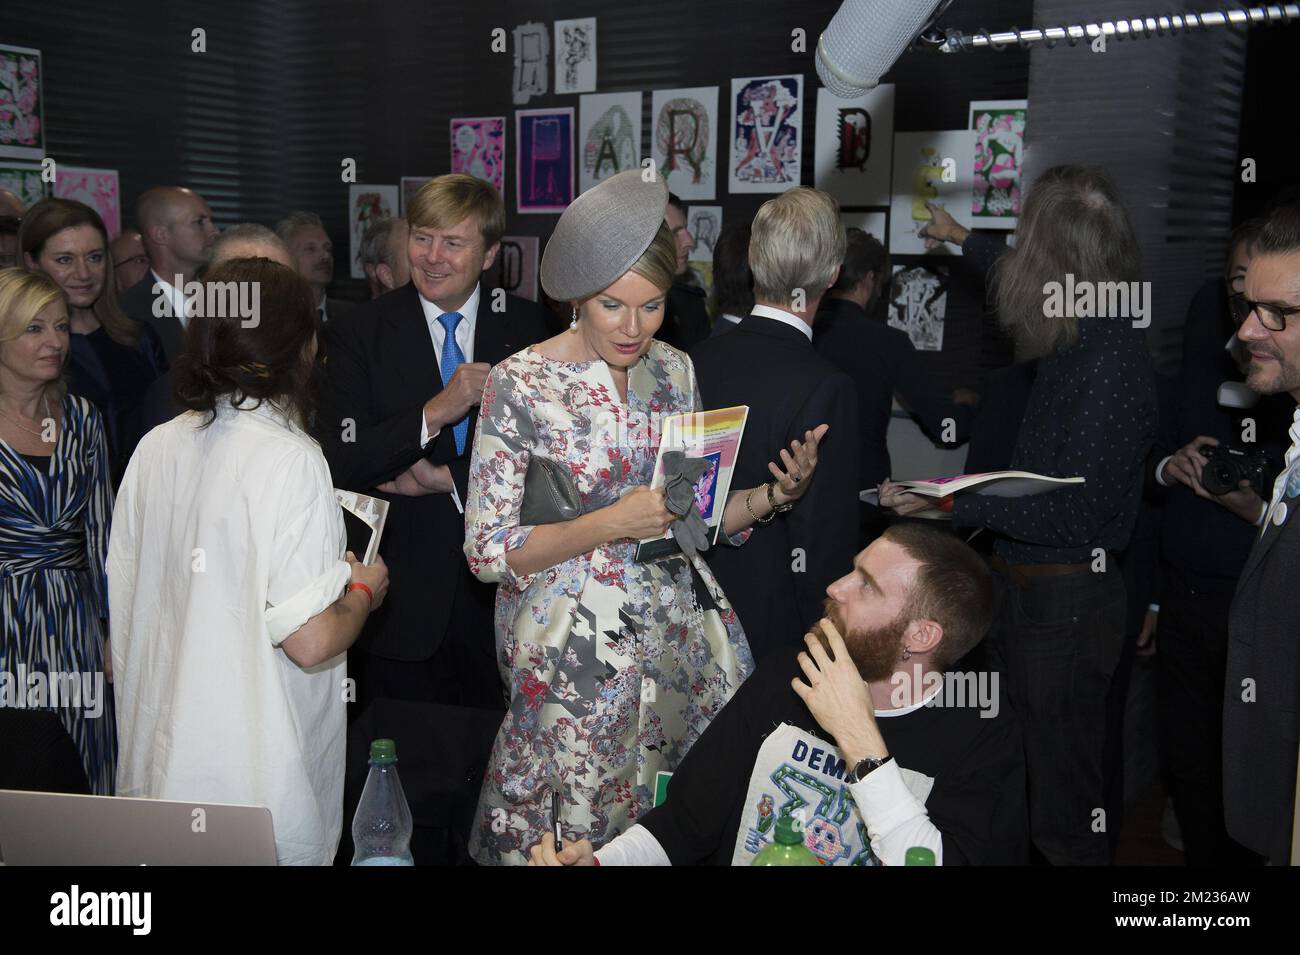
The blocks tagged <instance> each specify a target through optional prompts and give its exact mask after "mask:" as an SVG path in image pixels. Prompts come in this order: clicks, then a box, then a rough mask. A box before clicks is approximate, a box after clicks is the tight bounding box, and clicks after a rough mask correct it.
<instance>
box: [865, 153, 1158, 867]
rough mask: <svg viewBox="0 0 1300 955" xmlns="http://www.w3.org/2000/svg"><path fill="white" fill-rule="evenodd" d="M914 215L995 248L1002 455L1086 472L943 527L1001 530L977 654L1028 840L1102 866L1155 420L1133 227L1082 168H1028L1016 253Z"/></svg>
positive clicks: (907, 502)
mask: <svg viewBox="0 0 1300 955" xmlns="http://www.w3.org/2000/svg"><path fill="white" fill-rule="evenodd" d="M926 228H927V233H928V234H929V235H930V236H931V237H932V238H935V239H937V240H941V241H959V242H961V245H962V249H963V252H966V251H967V249H968V248H969V249H970V250H971V251H972V252H974V253H975V255H976V258H977V260H982V261H992V260H993V259H994V258H996V262H995V264H994V266H993V268H992V272H991V276H992V281H993V285H994V289H995V293H996V302H997V309H998V315H999V321H1000V322H1001V323H1002V325H1003V326H1004V327H1005V328H1006V329H1007V330H1008V331H1009V332H1010V333H1011V334H1012V336H1013V337H1014V338H1015V341H1016V346H1017V351H1018V352H1019V354H1020V355H1021V357H1023V358H1038V359H1039V362H1038V373H1037V377H1036V379H1035V381H1034V385H1033V389H1032V390H1031V392H1030V396H1029V404H1028V407H1027V408H1026V410H1025V416H1024V420H1023V421H1022V422H1021V425H1020V434H1019V439H1018V440H1017V443H1016V447H1015V452H1014V454H1013V455H1012V460H1011V467H1012V468H1014V469H1016V470H1022V471H1032V472H1035V473H1038V474H1045V475H1050V476H1053V477H1082V478H1084V479H1085V481H1084V483H1083V484H1076V485H1071V486H1067V487H1064V488H1061V489H1058V490H1054V491H1049V492H1047V493H1044V494H1038V495H1033V496H1028V497H1018V498H1016V497H988V496H984V495H977V494H967V495H964V496H961V497H957V498H955V499H952V498H949V499H947V500H946V502H945V504H944V507H945V509H947V510H950V511H951V512H952V516H953V523H954V524H955V525H957V526H962V525H964V526H966V527H983V528H988V529H989V530H992V531H994V532H995V534H996V535H997V539H996V543H995V545H994V550H995V557H994V558H993V566H994V569H995V570H996V571H997V574H998V577H999V579H1000V581H1001V585H1002V590H1003V592H1004V598H1003V600H1002V606H1001V610H1000V612H999V616H998V620H997V623H996V624H995V626H994V629H993V631H992V632H991V633H990V638H989V639H988V640H986V641H985V647H986V655H987V664H988V665H989V666H990V667H994V668H997V669H1000V670H1001V671H1002V673H1003V675H1004V677H1005V679H1006V681H1007V684H1008V690H1009V693H1010V697H1011V702H1012V705H1013V706H1015V707H1016V708H1017V709H1018V710H1019V712H1020V716H1021V723H1022V725H1023V726H1024V728H1025V756H1026V766H1027V770H1028V776H1029V813H1030V823H1031V829H1032V837H1033V842H1034V845H1035V846H1036V848H1037V849H1038V851H1039V852H1041V853H1042V855H1043V856H1044V857H1045V858H1046V859H1047V860H1048V861H1049V862H1051V863H1053V864H1057V865H1061V864H1093V865H1098V864H1101V865H1104V864H1106V863H1108V862H1109V861H1110V844H1109V837H1108V834H1107V821H1106V818H1105V808H1104V807H1105V805H1106V780H1105V773H1104V770H1103V750H1104V745H1105V739H1106V697H1107V692H1108V690H1109V688H1110V684H1111V679H1112V677H1113V676H1114V674H1115V670H1116V667H1117V666H1118V664H1119V656H1120V648H1121V646H1122V644H1123V639H1124V622H1125V592H1124V581H1123V578H1122V577H1121V575H1120V571H1119V566H1118V564H1117V563H1116V560H1115V557H1114V555H1115V554H1116V553H1117V552H1119V551H1122V550H1123V549H1124V548H1125V546H1126V545H1127V544H1128V541H1129V537H1130V535H1131V534H1132V531H1133V525H1134V522H1135V521H1136V519H1137V510H1138V505H1139V503H1140V501H1141V497H1142V484H1143V463H1144V461H1145V459H1146V455H1147V452H1148V450H1149V449H1150V447H1151V444H1152V442H1153V440H1154V437H1155V426H1156V394H1155V378H1154V372H1153V370H1152V366H1151V358H1150V355H1149V354H1148V352H1147V348H1146V343H1145V340H1144V338H1143V334H1142V332H1141V331H1140V330H1139V329H1140V328H1143V327H1145V325H1146V324H1147V321H1148V320H1149V319H1148V318H1147V314H1146V310H1147V309H1149V305H1150V302H1149V296H1147V295H1146V294H1145V290H1146V288H1149V286H1147V285H1145V283H1141V282H1140V281H1139V277H1140V268H1141V266H1140V262H1141V256H1140V250H1139V247H1138V243H1137V238H1136V236H1135V235H1134V233H1133V227H1132V225H1131V224H1130V222H1129V218H1128V215H1127V213H1126V212H1125V211H1124V207H1123V205H1122V203H1121V202H1120V199H1119V193H1118V191H1117V190H1116V188H1115V185H1114V183H1113V182H1112V181H1111V178H1110V176H1109V175H1108V174H1107V173H1106V172H1105V171H1104V170H1102V169H1100V168H1097V167H1087V166H1056V167H1053V168H1051V169H1048V170H1047V171H1046V172H1044V173H1043V174H1042V176H1040V177H1039V178H1038V180H1037V181H1036V182H1035V183H1034V185H1033V187H1032V189H1031V190H1030V191H1029V194H1028V197H1027V199H1026V202H1025V205H1024V209H1023V211H1022V212H1021V216H1020V223H1019V226H1018V227H1017V230H1016V245H1015V248H1013V249H1008V250H1006V251H1005V252H1003V253H1002V254H1001V256H1000V257H996V252H990V250H989V248H988V247H987V246H988V244H989V243H990V241H994V240H989V239H987V238H986V237H981V236H977V235H974V234H971V233H969V232H968V231H967V230H965V229H961V228H960V227H955V223H953V222H952V219H951V217H947V216H945V215H936V221H935V223H934V224H933V225H930V226H927V227H926ZM1121 291H1122V292H1123V293H1124V294H1123V295H1120V292H1121ZM1117 306H1118V307H1117ZM881 503H882V504H883V505H884V506H887V507H893V508H895V510H896V511H898V512H899V513H911V512H913V511H916V510H920V509H921V508H922V507H923V506H932V505H933V501H923V500H921V499H918V498H916V497H915V496H914V495H909V494H901V493H899V491H898V488H897V485H894V484H892V483H891V482H888V481H887V482H885V483H884V484H883V485H882V486H881Z"/></svg>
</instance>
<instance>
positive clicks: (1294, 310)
mask: <svg viewBox="0 0 1300 955" xmlns="http://www.w3.org/2000/svg"><path fill="white" fill-rule="evenodd" d="M1228 307H1229V308H1231V309H1232V318H1233V320H1234V321H1235V322H1236V323H1237V324H1238V325H1243V324H1245V322H1246V319H1248V318H1250V313H1251V312H1254V313H1255V314H1256V315H1258V316H1259V323H1260V324H1261V325H1263V326H1264V327H1265V328H1267V329H1268V330H1269V331H1270V332H1281V331H1286V320H1287V317H1288V316H1290V315H1297V314H1300V305H1292V306H1290V307H1288V308H1278V307H1277V306H1276V305H1269V304H1268V303H1267V302H1252V301H1251V300H1250V299H1248V298H1246V296H1245V295H1229V296H1228Z"/></svg>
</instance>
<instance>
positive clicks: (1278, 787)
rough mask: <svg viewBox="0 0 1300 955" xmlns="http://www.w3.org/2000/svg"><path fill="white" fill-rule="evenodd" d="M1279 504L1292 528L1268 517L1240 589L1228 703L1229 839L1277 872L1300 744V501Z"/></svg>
mask: <svg viewBox="0 0 1300 955" xmlns="http://www.w3.org/2000/svg"><path fill="white" fill-rule="evenodd" d="M1280 503H1281V505H1282V506H1283V507H1285V508H1286V517H1285V520H1284V521H1283V523H1282V524H1281V525H1280V526H1279V525H1278V524H1277V523H1275V521H1274V520H1273V513H1272V512H1270V513H1269V515H1268V517H1267V518H1266V523H1265V525H1264V527H1265V530H1264V534H1263V537H1261V538H1259V539H1258V540H1256V541H1255V546H1254V547H1253V548H1252V549H1251V551H1250V556H1249V557H1247V558H1246V566H1245V567H1244V568H1243V569H1242V572H1241V578H1240V580H1239V581H1238V582H1237V594H1236V596H1235V597H1234V598H1233V601H1232V611H1231V613H1230V615H1229V617H1228V676H1227V681H1226V683H1225V684H1224V697H1223V809H1224V821H1225V822H1226V823H1227V826H1228V835H1230V836H1232V838H1234V839H1236V840H1237V841H1238V842H1240V843H1241V844H1242V845H1243V846H1245V847H1246V848H1248V849H1253V850H1254V851H1255V852H1258V853H1260V854H1261V855H1265V856H1267V857H1268V859H1269V861H1270V862H1272V863H1273V864H1274V865H1286V864H1287V863H1288V860H1289V859H1290V855H1291V824H1292V820H1293V814H1294V811H1295V788H1296V748H1297V745H1298V744H1300V743H1298V739H1297V737H1298V735H1300V734H1298V730H1300V618H1298V617H1297V615H1296V610H1295V607H1296V601H1295V589H1296V581H1297V580H1300V517H1297V516H1296V515H1297V511H1300V496H1296V497H1288V496H1287V494H1286V492H1285V491H1284V492H1283V494H1282V499H1281V502H1280ZM1247 680H1249V681H1250V683H1249V684H1244V681H1247ZM1243 696H1246V699H1243V698H1242V697H1243Z"/></svg>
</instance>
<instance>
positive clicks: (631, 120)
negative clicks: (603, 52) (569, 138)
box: [578, 93, 641, 193]
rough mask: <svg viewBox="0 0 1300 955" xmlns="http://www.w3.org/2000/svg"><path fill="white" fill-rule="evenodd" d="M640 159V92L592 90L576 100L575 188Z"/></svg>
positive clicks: (585, 187) (631, 166)
mask: <svg viewBox="0 0 1300 955" xmlns="http://www.w3.org/2000/svg"><path fill="white" fill-rule="evenodd" d="M640 162H641V94H640V93H595V94H592V95H590V96H583V97H582V98H581V99H579V101H578V192H579V193H584V192H586V191H587V190H588V189H590V188H591V187H592V186H594V185H596V183H598V182H601V181H603V180H605V179H608V178H609V177H610V176H612V175H614V174H615V173H619V172H623V171H624V170H627V169H634V168H636V167H637V166H638V165H639V164H640Z"/></svg>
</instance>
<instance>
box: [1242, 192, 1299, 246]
mask: <svg viewBox="0 0 1300 955" xmlns="http://www.w3.org/2000/svg"><path fill="white" fill-rule="evenodd" d="M1253 250H1254V254H1255V255H1290V254H1291V253H1293V252H1300V202H1293V203H1291V204H1290V205H1285V206H1281V207H1279V208H1277V209H1274V210H1273V211H1272V212H1271V213H1269V217H1268V220H1267V221H1266V222H1265V223H1264V226H1263V228H1261V229H1260V230H1259V236H1258V238H1256V239H1255V243H1254V246H1253Z"/></svg>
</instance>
